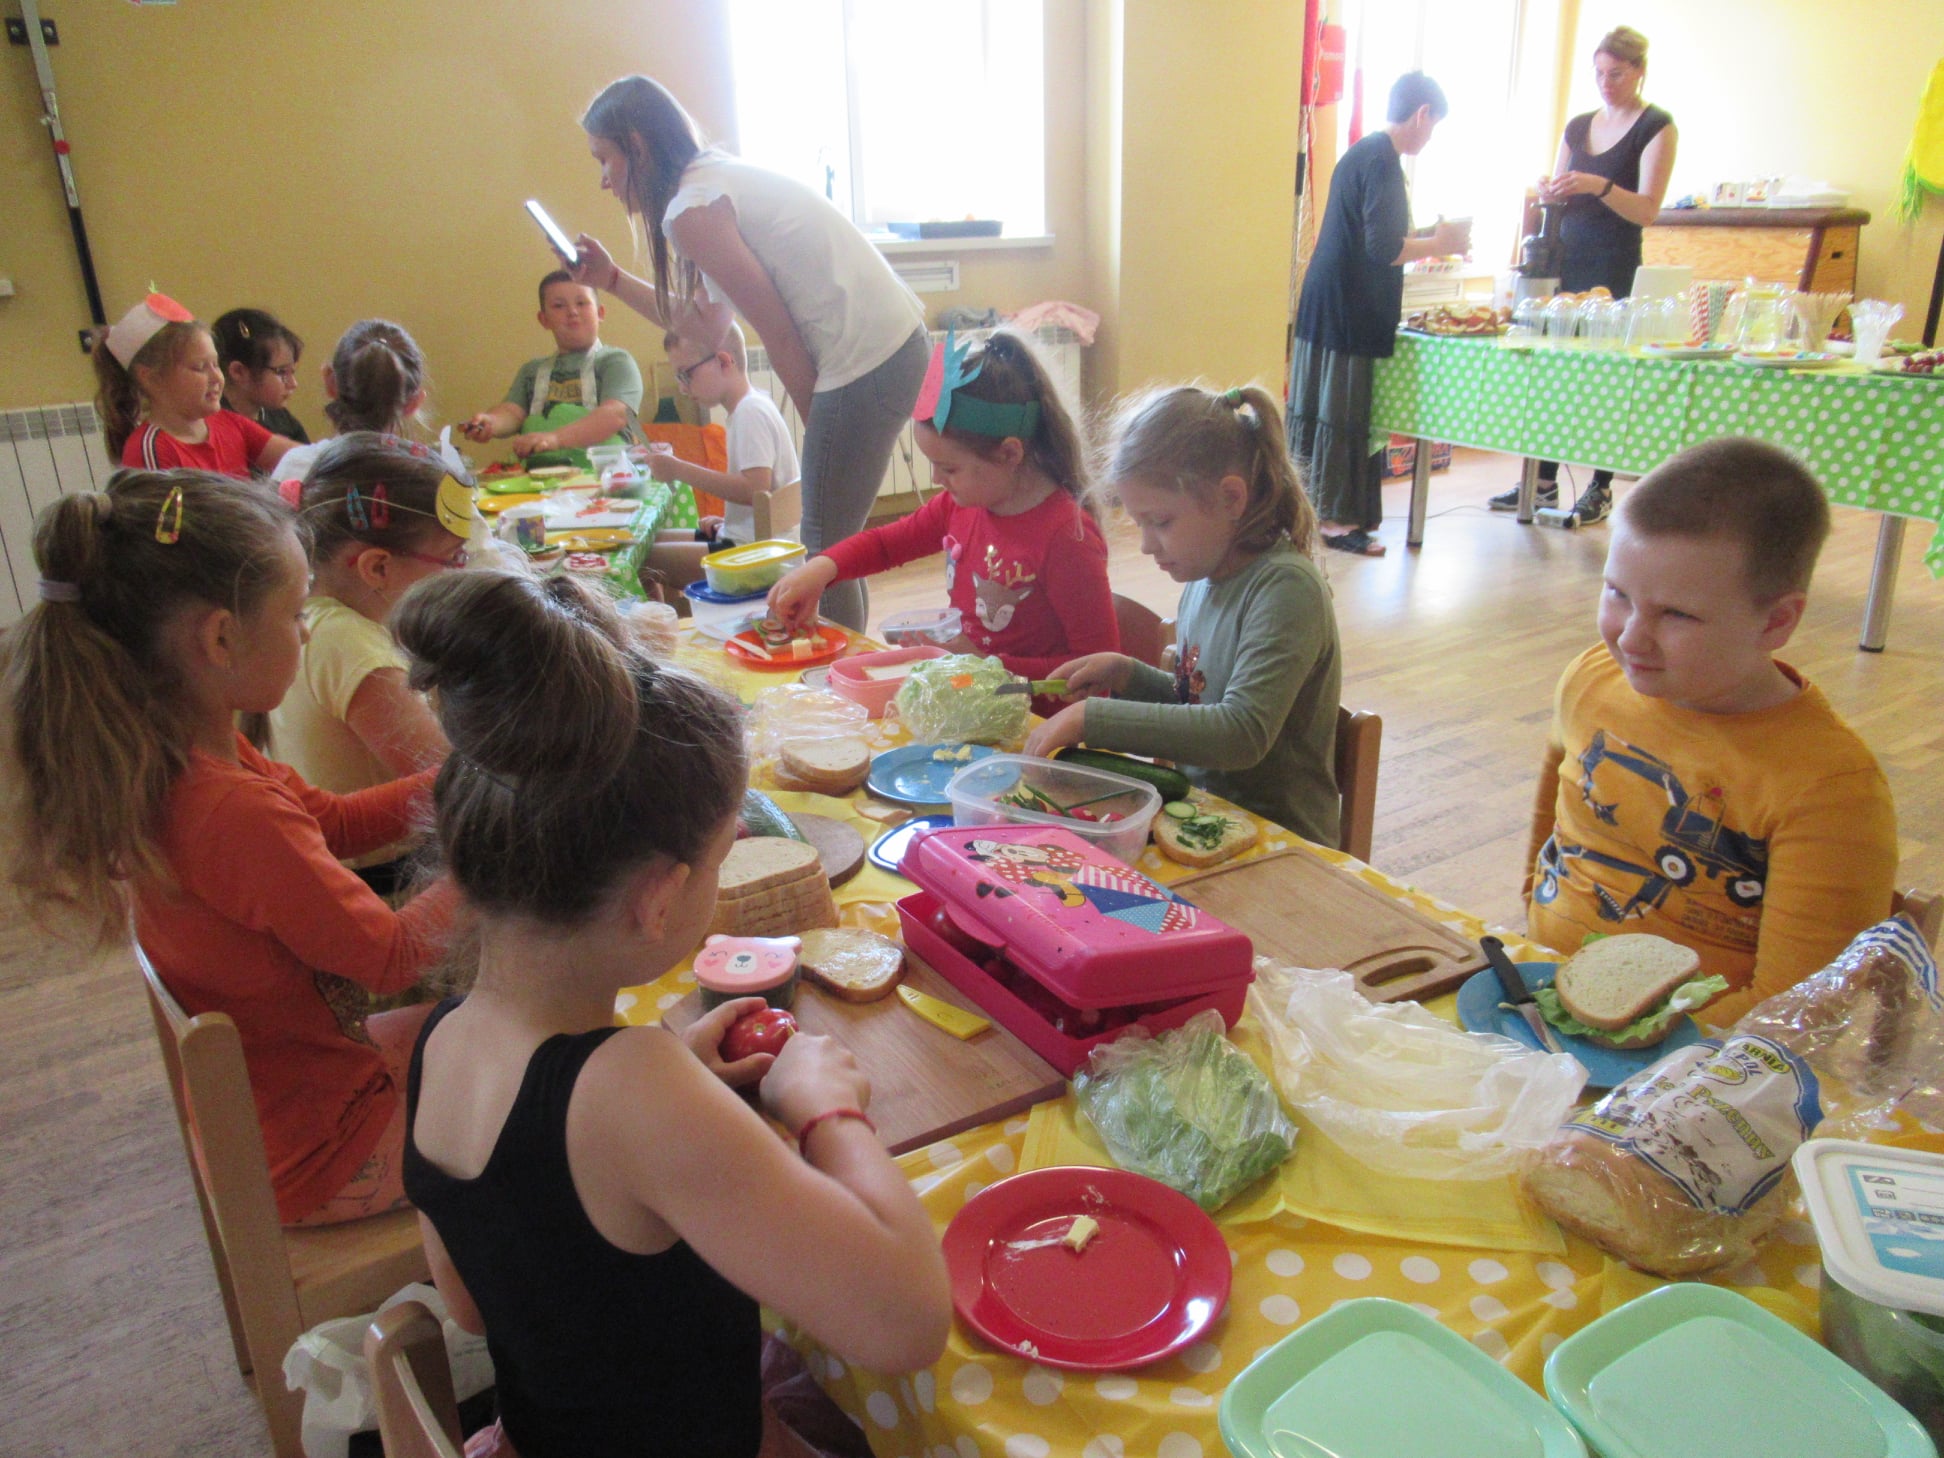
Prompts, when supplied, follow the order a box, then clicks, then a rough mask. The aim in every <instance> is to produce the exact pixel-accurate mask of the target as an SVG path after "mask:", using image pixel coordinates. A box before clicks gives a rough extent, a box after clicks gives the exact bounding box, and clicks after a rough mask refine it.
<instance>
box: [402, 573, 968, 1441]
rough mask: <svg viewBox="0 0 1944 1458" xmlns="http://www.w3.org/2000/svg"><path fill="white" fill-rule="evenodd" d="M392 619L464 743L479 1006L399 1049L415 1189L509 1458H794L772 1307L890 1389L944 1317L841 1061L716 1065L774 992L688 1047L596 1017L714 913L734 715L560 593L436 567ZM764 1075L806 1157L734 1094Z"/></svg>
mask: <svg viewBox="0 0 1944 1458" xmlns="http://www.w3.org/2000/svg"><path fill="white" fill-rule="evenodd" d="M395 631H396V634H397V637H398V641H399V642H400V643H401V644H402V645H403V646H404V647H405V648H406V650H407V651H408V652H409V653H410V654H411V655H412V659H413V665H412V679H411V681H412V683H413V685H414V687H417V688H419V689H421V690H436V691H437V694H436V702H438V704H439V717H440V722H441V724H442V726H443V727H444V729H445V731H446V734H447V736H448V738H449V739H450V740H451V742H452V746H453V753H452V757H451V759H450V760H449V761H448V762H447V764H446V767H445V769H444V770H443V771H442V773H441V774H440V777H439V782H438V785H437V787H436V789H435V792H434V802H435V806H436V809H437V815H438V831H439V838H440V842H441V847H442V849H443V851H444V853H445V857H446V861H447V864H448V865H449V867H450V868H451V871H452V874H453V877H454V879H455V880H456V881H457V882H458V883H459V885H460V887H461V889H462V890H463V891H464V892H465V893H466V897H467V899H468V901H469V902H470V903H471V905H472V907H473V908H474V910H475V912H476V913H477V917H478V936H479V952H478V955H479V973H478V980H477V982H476V984H475V986H474V989H473V991H472V993H471V994H470V995H468V996H467V997H466V998H465V999H464V1000H463V1001H461V1000H455V1001H453V1002H449V1003H446V1004H443V1005H441V1006H440V1007H439V1008H438V1010H437V1011H436V1012H435V1013H434V1014H433V1015H432V1016H431V1017H430V1018H428V1019H427V1020H426V1024H425V1029H424V1032H423V1033H422V1034H421V1036H420V1040H419V1045H418V1048H417V1050H416V1051H415V1053H414V1055H413V1059H412V1066H411V1075H410V1079H409V1086H408V1090H407V1136H406V1152H405V1187H406V1193H407V1194H408V1195H409V1196H410V1197H411V1199H412V1202H413V1203H414V1204H415V1205H416V1206H417V1207H418V1208H419V1211H420V1213H421V1214H422V1215H423V1217H424V1223H425V1225H426V1250H427V1255H428V1257H429V1259H430V1262H431V1266H432V1272H433V1276H434V1279H435V1280H436V1281H437V1283H438V1285H439V1287H440V1289H441V1290H442V1291H443V1292H444V1293H445V1295H446V1297H447V1300H448V1302H449V1303H450V1305H451V1307H452V1311H453V1314H454V1316H455V1317H456V1318H457V1319H458V1320H459V1321H460V1322H461V1323H462V1324H463V1325H466V1326H468V1327H469V1328H471V1329H473V1330H483V1331H484V1332H485V1333H486V1337H487V1344H488V1346H489V1348H490V1349H491V1352H492V1356H493V1361H494V1366H495V1375H496V1382H497V1391H498V1399H499V1422H500V1432H499V1434H498V1439H499V1441H500V1442H501V1444H502V1450H503V1449H504V1448H506V1447H510V1448H511V1449H512V1450H514V1451H515V1452H517V1454H518V1455H520V1458H553V1455H561V1458H566V1455H573V1458H605V1455H642V1458H647V1455H650V1454H653V1455H656V1458H664V1455H684V1458H687V1455H694V1458H771V1455H780V1454H783V1453H785V1452H792V1453H800V1452H802V1451H803V1449H802V1447H801V1445H800V1444H799V1443H798V1441H797V1440H795V1439H794V1438H791V1437H790V1436H789V1435H787V1434H786V1433H785V1432H784V1430H783V1429H782V1427H781V1425H780V1424H779V1422H778V1420H777V1419H776V1417H775V1414H774V1413H773V1412H772V1411H770V1410H769V1409H768V1408H767V1407H766V1404H765V1402H764V1400H763V1393H762V1388H761V1377H760V1365H761V1362H762V1346H763V1336H762V1331H761V1327H760V1325H759V1322H758V1307H759V1304H760V1305H763V1306H768V1307H770V1308H771V1309H772V1310H774V1311H776V1312H777V1313H778V1314H779V1315H780V1316H782V1317H783V1318H784V1319H785V1320H786V1321H787V1322H789V1323H791V1324H793V1325H795V1326H797V1327H798V1328H800V1329H802V1330H803V1331H804V1332H805V1333H806V1334H807V1335H808V1336H809V1337H810V1338H811V1339H812V1340H814V1341H816V1342H818V1343H820V1344H822V1345H824V1346H826V1347H828V1348H830V1349H831V1350H833V1351H835V1352H836V1353H837V1354H839V1355H841V1356H843V1357H844V1358H845V1359H846V1360H848V1361H851V1362H854V1363H856V1364H857V1365H860V1366H863V1367H865V1368H869V1369H874V1370H882V1371H903V1370H909V1369H911V1368H915V1367H919V1366H923V1365H925V1364H926V1363H928V1362H930V1361H932V1360H934V1359H935V1358H936V1357H937V1355H938V1354H939V1353H940V1352H941V1351H942V1350H943V1347H944V1341H945V1336H946V1333H947V1330H948V1328H949V1324H950V1316H951V1306H950V1296H949V1293H948V1290H947V1287H946V1281H945V1272H944V1262H943V1260H942V1258H941V1256H940V1254H939V1250H938V1242H937V1237H936V1235H935V1233H934V1231H933V1229H932V1225H931V1221H930V1219H929V1217H928V1216H927V1215H926V1214H925V1211H924V1208H923V1207H922V1206H921V1205H920V1204H919V1203H918V1200H917V1197H916V1196H915V1195H914V1194H913V1193H912V1191H911V1188H910V1186H909V1185H908V1184H907V1183H906V1181H905V1179H904V1176H903V1174H902V1173H901V1172H900V1171H899V1170H898V1168H897V1166H896V1165H895V1164H893V1163H892V1162H891V1159H890V1158H889V1156H888V1155H887V1154H886V1153H885V1151H884V1149H883V1147H882V1146H881V1145H880V1144H879V1143H878V1142H877V1139H876V1136H875V1135H874V1133H873V1132H872V1130H871V1128H870V1125H869V1121H868V1119H867V1118H866V1117H865V1113H864V1110H865V1108H866V1106H867V1105H868V1102H869V1099H870V1085H869V1082H868V1081H867V1080H866V1079H865V1078H864V1076H863V1074H862V1073H861V1072H860V1071H859V1069H858V1068H857V1065H856V1063H855V1062H854V1061H853V1060H852V1059H851V1058H850V1055H849V1054H848V1053H846V1052H844V1051H843V1050H842V1049H841V1048H840V1047H838V1046H837V1045H836V1044H834V1043H832V1042H831V1041H830V1040H829V1039H826V1038H819V1037H813V1036H810V1035H807V1034H800V1035H798V1036H797V1037H796V1038H795V1039H793V1040H792V1041H791V1042H790V1043H788V1044H787V1045H785V1047H784V1049H783V1051H782V1052H781V1053H780V1054H777V1055H770V1054H759V1055H756V1056H755V1057H752V1058H746V1059H743V1060H741V1061H739V1062H736V1063H725V1062H724V1060H723V1058H722V1055H721V1051H720V1046H719V1045H720V1043H721V1040H722V1037H723V1034H724V1033H725V1032H726V1031H727V1029H728V1028H729V1026H730V1024H731V1023H733V1022H734V1021H735V1020H736V1019H737V1018H738V1017H740V1016H742V1015H744V1014H746V1013H748V1012H751V1011H754V1010H755V1009H757V1008H759V1007H761V1006H762V1003H761V1000H760V999H750V998H745V999H739V1000H738V1001H735V1002H731V1003H728V1004H726V1005H724V1006H723V1007H721V1008H718V1009H716V1010H715V1011H714V1012H712V1013H710V1014H708V1015H707V1016H705V1017H703V1018H702V1019H700V1020H699V1021H698V1022H697V1023H696V1024H695V1025H694V1026H693V1027H692V1028H691V1029H690V1030H689V1032H688V1033H687V1034H686V1035H685V1036H684V1037H683V1038H681V1039H677V1038H676V1037H674V1036H673V1035H671V1034H670V1033H668V1032H665V1031H663V1030H661V1029H660V1028H616V1027H614V1026H613V1021H614V1006H615V994H616V993H617V992H618V991H619V989H620V988H622V987H624V986H628V985H632V984H636V983H642V982H648V981H652V980H654V979H655V978H657V977H659V976H661V975H662V974H663V973H664V972H666V971H668V970H669V969H670V968H672V967H673V966H675V965H676V964H677V963H678V962H680V961H681V960H682V959H683V958H685V957H687V956H688V954H689V953H690V952H691V951H692V950H693V949H694V947H695V944H696V942H697V941H698V940H699V938H700V935H701V932H702V931H703V930H704V929H705V928H706V927H707V925H708V922H709V919H710V916H711V914H712V912H713V909H714V905H715V890H716V877H717V872H718V869H719V867H720V865H721V863H722V860H723V858H724V856H725V855H726V854H727V853H728V850H729V847H730V846H731V845H732V844H734V839H735V832H736V811H737V809H738V808H739V806H740V804H741V800H742V793H743V785H744V779H745V769H744V762H743V753H742V725H741V709H740V706H739V705H737V704H736V703H735V702H734V701H733V700H731V699H729V698H728V697H727V696H726V695H724V694H722V693H721V692H720V691H719V690H717V689H714V688H712V687H709V686H708V685H706V684H704V683H702V682H701V681H700V680H698V679H695V678H693V677H691V676H689V675H686V674H683V673H681V672H678V671H675V670H672V669H666V668H661V667H658V666H657V665H656V664H654V662H653V661H652V660H650V659H648V658H647V657H645V656H644V655H642V654H641V653H640V652H639V651H638V650H636V649H635V648H633V647H632V646H631V643H630V639H629V637H628V634H627V630H626V629H625V627H624V626H623V625H622V624H621V622H620V620H619V618H618V617H617V616H616V613H615V610H614V607H613V605H612V603H611V602H609V600H608V599H607V598H606V597H605V596H604V595H603V594H602V593H601V592H600V591H599V590H598V589H588V588H584V587H581V586H579V585H578V584H577V583H576V582H575V581H574V580H573V579H571V578H566V577H563V578H556V579H553V580H550V581H546V582H541V581H537V580H534V579H530V578H527V577H523V576H512V575H507V574H499V573H486V572H479V573H471V572H468V573H447V574H443V575H442V576H441V577H439V578H434V579H428V580H427V581H426V582H424V583H421V584H420V585H419V586H418V587H417V588H415V589H414V590H413V592H412V593H411V594H410V595H408V597H407V598H406V599H405V601H404V602H403V603H401V605H400V608H399V611H398V613H397V616H396V621H395ZM509 705H513V706H521V707H517V708H514V709H511V710H509V707H508V706H509ZM758 1080H760V1093H761V1097H762V1103H763V1107H764V1109H765V1111H766V1112H767V1113H768V1114H769V1115H770V1116H771V1117H772V1118H773V1119H775V1120H776V1121H777V1122H779V1123H781V1124H782V1125H783V1126H784V1128H785V1129H786V1130H787V1131H789V1132H790V1133H792V1134H795V1135H799V1136H800V1140H799V1143H800V1144H801V1153H799V1147H798V1144H793V1143H788V1142H786V1141H784V1140H782V1139H779V1138H778V1137H777V1136H776V1134H775V1132H774V1131H773V1130H772V1129H771V1128H770V1127H768V1126H767V1125H765V1124H764V1122H763V1121H762V1119H761V1118H759V1117H758V1115H757V1114H756V1113H755V1112H753V1111H752V1110H751V1109H750V1108H749V1106H748V1105H746V1104H745V1103H744V1102H743V1101H742V1100H740V1099H738V1098H737V1097H736V1096H735V1094H733V1093H732V1092H731V1091H730V1089H731V1087H732V1086H736V1085H748V1084H755V1083H757V1081H758ZM855 1441H856V1443H858V1444H861V1442H862V1438H861V1435H855ZM859 1451H868V1448H863V1449H860V1450H859Z"/></svg>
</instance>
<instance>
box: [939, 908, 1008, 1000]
mask: <svg viewBox="0 0 1944 1458" xmlns="http://www.w3.org/2000/svg"><path fill="white" fill-rule="evenodd" d="M931 929H932V930H933V931H934V932H935V933H937V935H938V939H939V940H940V941H942V942H944V943H945V945H947V946H948V947H950V948H951V949H952V950H953V951H955V952H957V953H958V954H959V955H960V956H962V957H965V958H966V959H968V960H969V961H972V962H975V963H978V962H983V961H984V960H985V957H986V953H987V952H988V951H990V950H991V948H990V947H988V946H987V945H986V943H984V942H982V941H980V940H979V939H978V938H977V937H975V936H973V935H972V933H970V932H969V931H966V930H965V929H964V928H963V927H961V926H960V925H959V924H958V922H956V921H954V920H953V919H952V909H951V907H949V906H946V905H944V904H943V903H940V905H939V906H938V909H937V910H935V911H933V912H932V914H931ZM1000 981H1001V982H1004V981H1005V979H1004V978H1001V979H1000Z"/></svg>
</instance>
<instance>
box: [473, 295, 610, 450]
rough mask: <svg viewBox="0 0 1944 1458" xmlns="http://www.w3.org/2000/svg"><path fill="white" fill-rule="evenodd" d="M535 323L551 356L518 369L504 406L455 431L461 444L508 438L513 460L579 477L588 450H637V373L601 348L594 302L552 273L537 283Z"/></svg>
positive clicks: (599, 312) (599, 313) (599, 309)
mask: <svg viewBox="0 0 1944 1458" xmlns="http://www.w3.org/2000/svg"><path fill="white" fill-rule="evenodd" d="M536 317H537V318H538V319H539V321H540V327H541V328H542V329H545V330H547V331H548V332H550V333H551V334H552V335H553V337H554V352H553V353H552V354H551V355H543V356H541V357H540V358H539V359H530V360H528V361H527V362H526V363H525V364H523V365H521V366H520V369H519V372H518V373H517V374H515V375H514V376H513V384H512V386H511V387H510V388H509V389H508V390H507V392H506V398H505V399H504V400H502V401H501V402H500V403H499V404H497V405H495V406H494V407H493V408H492V409H491V410H482V411H480V412H479V413H478V414H477V415H475V416H473V417H472V419H470V420H468V421H467V422H466V423H465V425H464V426H462V427H461V429H462V430H463V431H464V432H465V434H466V436H467V438H468V439H470V440H475V441H480V442H482V443H483V442H485V441H489V440H496V439H498V438H500V437H502V436H509V435H510V436H512V437H513V454H514V455H516V456H518V457H520V458H521V459H522V460H523V461H525V462H526V463H527V464H528V465H529V466H576V467H578V468H579V469H581V470H583V471H585V470H587V469H589V466H590V464H591V463H590V461H589V459H588V455H587V447H589V446H591V445H622V444H626V445H639V444H640V443H641V431H640V429H639V428H638V417H639V415H640V412H641V369H640V367H639V366H637V365H636V364H635V361H634V356H633V355H631V354H629V353H628V351H627V350H625V349H619V348H616V347H614V346H612V345H606V344H603V343H601V340H600V331H601V321H602V320H603V319H605V318H607V309H606V308H605V307H604V306H603V305H602V303H601V299H600V295H599V294H597V293H595V292H594V290H593V289H591V288H589V287H588V286H587V285H586V284H579V283H575V282H574V280H573V277H572V276H571V275H570V274H568V273H567V271H566V270H565V269H558V268H557V269H555V270H554V271H553V272H552V273H550V274H548V275H547V276H546V277H545V278H543V279H541V280H540V312H539V314H538V315H537V316H536Z"/></svg>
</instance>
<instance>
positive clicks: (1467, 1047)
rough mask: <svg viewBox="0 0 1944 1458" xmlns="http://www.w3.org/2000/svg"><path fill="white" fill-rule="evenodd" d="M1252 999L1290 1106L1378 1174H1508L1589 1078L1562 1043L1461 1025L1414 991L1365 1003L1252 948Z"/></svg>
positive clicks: (1319, 975)
mask: <svg viewBox="0 0 1944 1458" xmlns="http://www.w3.org/2000/svg"><path fill="white" fill-rule="evenodd" d="M1249 1006H1250V1008H1251V1009H1252V1011H1253V1012H1254V1013H1255V1016H1256V1020H1257V1022H1258V1023H1259V1024H1260V1025H1261V1026H1262V1030H1263V1035H1264V1036H1265V1037H1266V1038H1267V1039H1268V1041H1269V1046H1270V1051H1271V1053H1272V1054H1273V1055H1274V1058H1275V1064H1276V1082H1277V1084H1278V1085H1279V1086H1280V1087H1281V1088H1282V1091H1283V1096H1284V1097H1285V1098H1287V1099H1288V1100H1289V1104H1290V1107H1291V1108H1293V1109H1295V1110H1296V1111H1297V1112H1298V1113H1300V1114H1302V1115H1303V1116H1304V1117H1305V1118H1307V1119H1308V1120H1310V1122H1311V1123H1313V1124H1314V1125H1315V1126H1316V1128H1317V1130H1318V1131H1319V1132H1321V1133H1323V1134H1325V1135H1327V1136H1328V1137H1329V1138H1330V1139H1331V1140H1332V1141H1334V1142H1335V1143H1337V1144H1339V1145H1341V1146H1342V1147H1343V1149H1344V1150H1345V1151H1346V1152H1347V1153H1349V1154H1350V1155H1352V1156H1354V1157H1355V1158H1356V1159H1358V1160H1360V1161H1361V1162H1363V1163H1364V1164H1367V1165H1369V1166H1370V1167H1371V1168H1372V1169H1376V1170H1381V1171H1383V1172H1384V1173H1386V1174H1394V1175H1404V1176H1408V1177H1411V1178H1417V1179H1457V1180H1483V1179H1497V1178H1499V1177H1501V1176H1504V1175H1509V1174H1514V1173H1516V1172H1517V1170H1518V1168H1519V1165H1520V1163H1521V1161H1522V1160H1523V1159H1524V1158H1525V1157H1527V1156H1529V1155H1530V1154H1531V1152H1532V1151H1533V1150H1535V1149H1537V1148H1539V1146H1541V1145H1542V1144H1544V1143H1545V1142H1546V1140H1547V1139H1548V1138H1549V1137H1550V1136H1551V1135H1552V1133H1553V1132H1554V1131H1555V1130H1556V1129H1558V1127H1559V1124H1560V1121H1561V1120H1562V1119H1564V1118H1565V1117H1566V1115H1567V1114H1568V1113H1569V1112H1570V1111H1571V1110H1572V1107H1573V1101H1574V1100H1575V1099H1576V1098H1578V1097H1579V1091H1580V1089H1581V1087H1582V1086H1584V1084H1585V1082H1586V1070H1585V1069H1584V1068H1582V1067H1580V1065H1579V1061H1578V1060H1577V1059H1575V1058H1573V1057H1572V1056H1571V1055H1570V1054H1566V1053H1541V1052H1538V1051H1537V1050H1536V1049H1531V1048H1527V1047H1526V1046H1525V1045H1524V1044H1522V1043H1515V1042H1513V1041H1512V1040H1511V1039H1510V1038H1501V1037H1499V1036H1498V1035H1497V1034H1496V1033H1468V1032H1466V1031H1464V1030H1463V1029H1462V1028H1455V1027H1453V1026H1452V1025H1451V1024H1450V1023H1448V1022H1446V1021H1445V1020H1444V1019H1443V1018H1440V1017H1437V1016H1435V1015H1434V1014H1432V1013H1428V1012H1426V1011H1425V1010H1424V1009H1423V1008H1421V1007H1419V1006H1418V1005H1417V1004H1416V1003H1414V1002H1393V1003H1372V1002H1370V1001H1368V1000H1367V999H1366V998H1365V997H1364V995H1363V994H1362V993H1361V992H1359V991H1358V990H1357V984H1356V981H1355V980H1354V979H1353V978H1352V977H1351V976H1350V974H1349V973H1348V972H1340V971H1335V970H1312V969H1310V968H1306V967H1285V966H1282V965H1280V964H1278V963H1276V962H1272V961H1270V960H1269V959H1268V958H1266V957H1258V958H1256V980H1255V986H1253V987H1252V988H1250V989H1249Z"/></svg>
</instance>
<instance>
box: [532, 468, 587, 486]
mask: <svg viewBox="0 0 1944 1458" xmlns="http://www.w3.org/2000/svg"><path fill="white" fill-rule="evenodd" d="M575 469H576V468H575V467H573V466H535V467H533V468H532V469H531V470H529V471H528V472H527V475H529V476H531V477H532V478H533V479H534V480H536V481H538V482H540V483H542V484H543V485H553V486H559V485H561V484H563V483H564V482H565V481H566V480H567V478H568V477H570V476H572V475H573V474H574V472H575Z"/></svg>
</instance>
